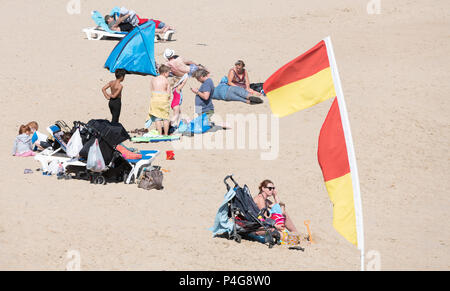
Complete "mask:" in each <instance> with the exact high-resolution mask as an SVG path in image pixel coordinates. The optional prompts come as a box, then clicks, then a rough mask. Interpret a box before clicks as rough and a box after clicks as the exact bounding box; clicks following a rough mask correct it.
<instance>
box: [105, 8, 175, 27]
mask: <svg viewBox="0 0 450 291" xmlns="http://www.w3.org/2000/svg"><path fill="white" fill-rule="evenodd" d="M118 13H119V16H118V18H117V19H115V18H114V16H112V15H106V16H105V22H106V23H107V24H108V26H109V28H110V29H111V30H114V31H127V32H130V31H132V30H133V29H134V28H135V27H136V26H139V25H141V24H144V23H146V22H147V21H153V22H154V23H155V33H157V34H164V33H166V32H167V31H168V30H173V29H174V28H173V27H171V26H169V25H166V24H165V23H164V22H162V21H160V20H156V19H147V18H140V17H139V16H138V15H137V14H136V12H135V11H133V10H128V9H127V8H125V7H121V8H120V10H119V12H118Z"/></svg>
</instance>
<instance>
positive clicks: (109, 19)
mask: <svg viewBox="0 0 450 291" xmlns="http://www.w3.org/2000/svg"><path fill="white" fill-rule="evenodd" d="M105 22H106V24H108V26H109V28H110V29H111V30H114V31H128V32H130V31H132V30H133V29H134V28H135V27H136V26H138V25H139V17H138V16H137V14H136V12H135V11H133V10H128V9H127V8H125V7H121V8H120V12H119V17H118V18H117V19H114V17H113V16H111V15H106V16H105Z"/></svg>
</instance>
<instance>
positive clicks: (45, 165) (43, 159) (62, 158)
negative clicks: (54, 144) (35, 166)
mask: <svg viewBox="0 0 450 291" xmlns="http://www.w3.org/2000/svg"><path fill="white" fill-rule="evenodd" d="M34 159H35V160H36V161H38V162H39V163H40V164H41V168H42V171H43V172H48V170H49V166H50V163H52V162H53V161H56V162H58V163H61V164H62V166H63V167H64V169H65V168H66V167H67V166H81V167H85V166H86V164H85V163H83V162H80V161H78V160H77V159H72V158H69V157H68V156H67V155H65V154H62V153H58V152H56V151H54V152H52V153H51V154H49V155H46V154H45V153H39V154H37V155H35V156H34Z"/></svg>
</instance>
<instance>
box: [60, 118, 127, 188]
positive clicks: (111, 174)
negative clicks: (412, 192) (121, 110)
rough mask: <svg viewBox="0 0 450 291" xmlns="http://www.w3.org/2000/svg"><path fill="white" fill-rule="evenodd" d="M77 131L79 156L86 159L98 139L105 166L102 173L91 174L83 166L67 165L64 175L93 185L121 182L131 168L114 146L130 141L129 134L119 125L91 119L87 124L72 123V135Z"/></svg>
mask: <svg viewBox="0 0 450 291" xmlns="http://www.w3.org/2000/svg"><path fill="white" fill-rule="evenodd" d="M77 129H79V130H80V135H81V139H82V143H83V148H82V149H81V151H80V153H79V156H80V158H81V159H87V157H88V153H89V148H90V147H91V146H92V145H93V144H94V142H95V140H96V139H98V142H99V147H100V150H101V153H102V156H103V159H104V161H105V165H106V166H107V170H106V171H104V172H100V173H97V172H92V171H89V170H88V169H87V168H86V167H85V166H84V167H83V166H74V165H69V166H67V167H66V175H70V176H71V177H72V178H75V179H81V180H88V181H90V182H91V183H94V184H106V182H123V181H125V180H126V178H127V176H128V174H129V173H130V171H131V170H132V166H131V165H130V164H129V163H128V162H127V161H126V160H125V159H124V158H123V156H122V154H121V153H120V152H119V151H117V150H116V146H117V145H119V144H120V143H122V142H124V141H126V140H128V139H130V136H129V134H128V133H127V131H126V130H125V128H124V127H123V126H122V125H121V124H120V123H111V122H109V121H108V120H102V119H93V120H90V121H89V122H88V123H87V124H85V123H82V122H80V121H75V122H74V127H73V128H72V133H74V132H75V131H76V130H77Z"/></svg>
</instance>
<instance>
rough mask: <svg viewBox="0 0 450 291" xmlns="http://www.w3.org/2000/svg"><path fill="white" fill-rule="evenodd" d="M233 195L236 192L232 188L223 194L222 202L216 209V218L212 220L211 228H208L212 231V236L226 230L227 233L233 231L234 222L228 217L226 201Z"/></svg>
mask: <svg viewBox="0 0 450 291" xmlns="http://www.w3.org/2000/svg"><path fill="white" fill-rule="evenodd" d="M235 195H236V192H235V191H234V189H230V190H229V191H228V193H227V194H225V197H224V199H223V202H222V204H221V205H220V207H219V210H218V211H217V214H216V218H215V220H214V225H213V226H212V227H211V228H209V230H210V231H212V233H213V236H216V235H218V234H223V233H226V232H228V234H230V233H232V232H233V229H234V223H233V221H232V220H231V219H229V217H228V202H230V201H231V199H233V198H234V196H235Z"/></svg>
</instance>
